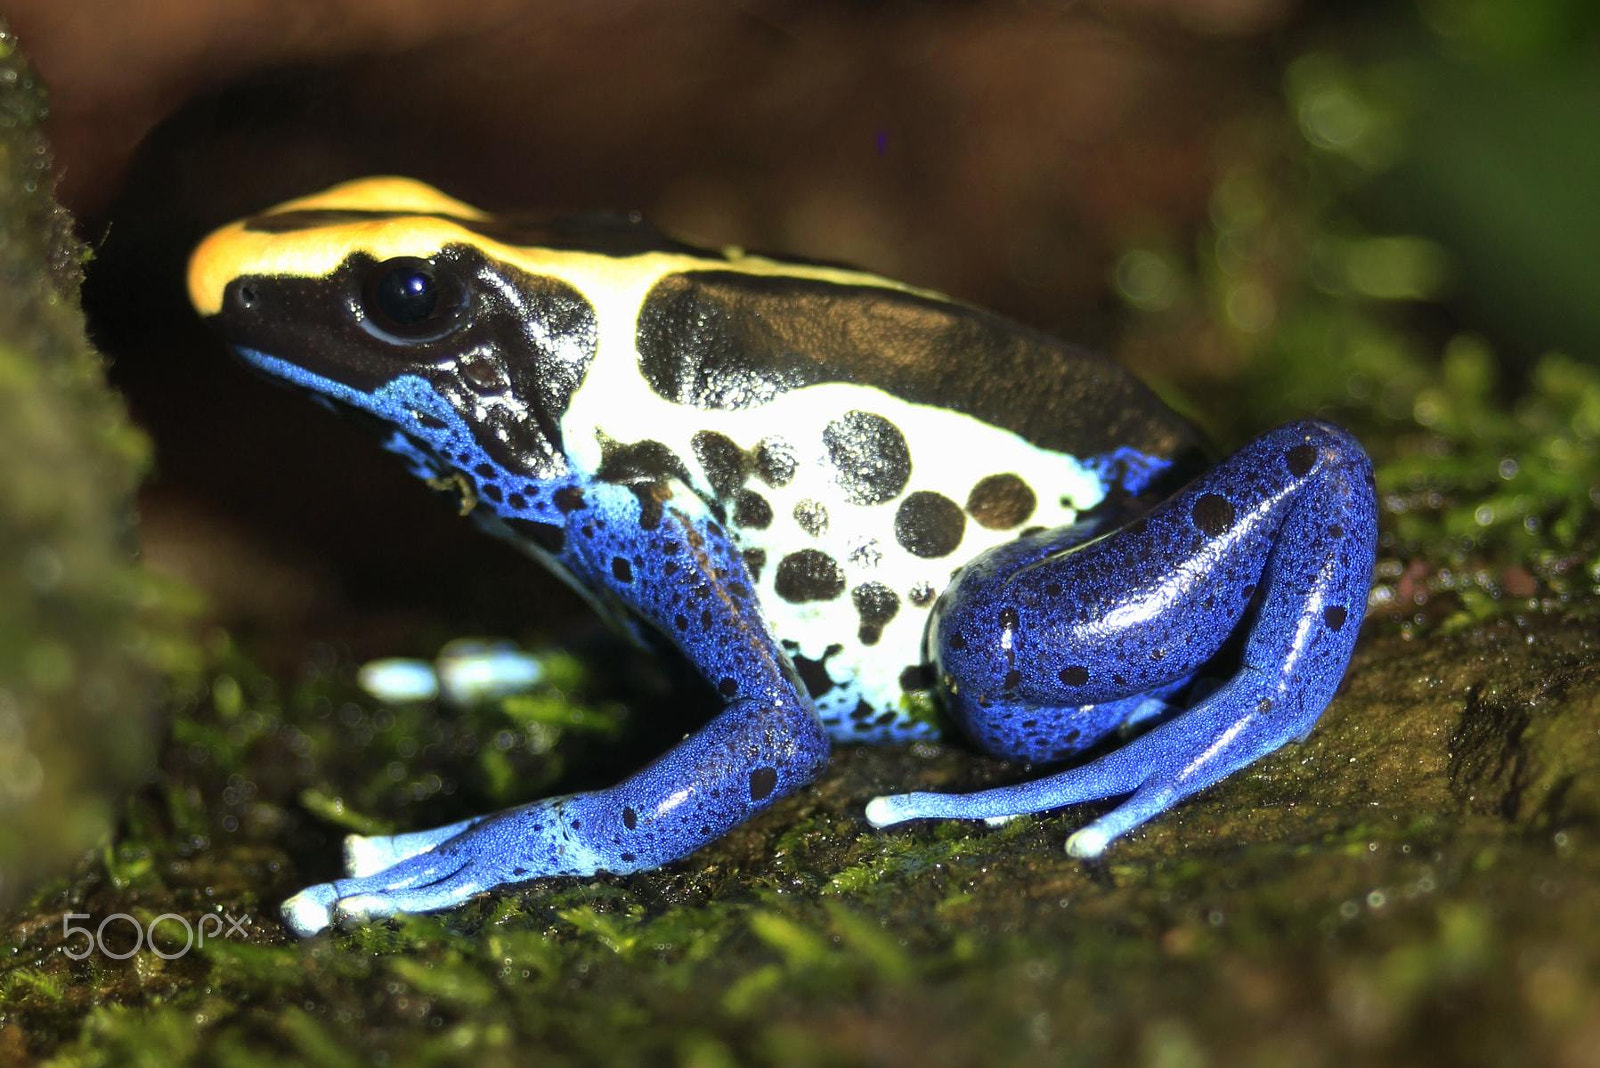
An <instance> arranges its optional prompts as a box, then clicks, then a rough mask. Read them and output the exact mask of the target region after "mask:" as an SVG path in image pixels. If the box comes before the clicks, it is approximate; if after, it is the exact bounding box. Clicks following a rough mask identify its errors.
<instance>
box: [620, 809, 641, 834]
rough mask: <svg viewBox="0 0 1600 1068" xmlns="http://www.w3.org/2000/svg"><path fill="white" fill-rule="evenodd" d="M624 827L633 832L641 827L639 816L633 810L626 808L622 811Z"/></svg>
mask: <svg viewBox="0 0 1600 1068" xmlns="http://www.w3.org/2000/svg"><path fill="white" fill-rule="evenodd" d="M622 825H623V826H624V827H626V828H628V830H630V831H631V830H633V829H634V828H635V827H637V826H639V814H638V813H637V812H635V811H634V810H633V809H632V808H624V809H623V810H622Z"/></svg>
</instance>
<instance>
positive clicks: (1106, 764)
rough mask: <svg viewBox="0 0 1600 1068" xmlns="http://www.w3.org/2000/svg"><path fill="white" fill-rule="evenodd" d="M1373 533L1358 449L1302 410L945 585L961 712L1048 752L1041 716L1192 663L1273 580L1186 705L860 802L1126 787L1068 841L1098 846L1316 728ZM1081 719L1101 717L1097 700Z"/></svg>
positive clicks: (1340, 664)
mask: <svg viewBox="0 0 1600 1068" xmlns="http://www.w3.org/2000/svg"><path fill="white" fill-rule="evenodd" d="M1375 550H1376V503H1375V501H1374V497H1373V489H1372V480H1371V465H1370V463H1369V462H1368V460H1367V458H1366V455H1365V454H1364V453H1363V452H1362V451H1361V448H1360V446H1359V445H1358V444H1357V443H1356V442H1355V441H1354V439H1352V438H1351V437H1350V436H1349V435H1348V434H1346V433H1345V432H1344V431H1342V430H1339V429H1338V428H1337V427H1332V426H1329V425H1328V424H1325V423H1312V422H1303V423H1294V424H1291V425H1289V426H1286V427H1282V428H1280V429H1278V430H1275V431H1272V432H1270V433H1268V434H1265V435H1263V436H1262V437H1261V438H1258V439H1257V440H1256V441H1254V442H1252V443H1251V444H1250V445H1248V446H1246V447H1245V448H1244V449H1243V450H1241V451H1240V452H1239V453H1237V454H1235V455H1234V456H1232V457H1230V458H1229V459H1228V460H1227V461H1225V462H1223V463H1222V464H1220V465H1218V466H1217V467H1216V468H1214V469H1212V470H1211V471H1210V472H1208V473H1207V474H1205V475H1203V476H1202V477H1201V478H1199V479H1197V480H1196V481H1195V482H1194V483H1193V484H1191V485H1190V486H1189V487H1188V488H1187V489H1185V490H1184V491H1183V492H1182V493H1180V494H1178V495H1177V496H1175V497H1174V498H1173V499H1171V500H1170V501H1167V502H1166V503H1164V504H1163V505H1162V506H1161V507H1160V508H1158V509H1157V510H1156V511H1154V512H1152V513H1151V514H1150V515H1149V516H1147V517H1145V518H1144V519H1142V520H1139V521H1137V522H1135V523H1134V524H1132V525H1131V526H1129V527H1126V528H1124V529H1122V530H1119V531H1117V532H1115V533H1113V534H1112V535H1110V536H1108V537H1106V538H1104V539H1101V540H1100V541H1098V542H1093V543H1091V544H1089V545H1087V546H1084V547H1083V548H1081V549H1078V550H1075V551H1071V552H1066V553H1062V554H1058V555H1055V556H1052V557H1047V558H1045V559H1042V560H1038V561H1036V562H1033V563H1030V564H1028V565H1027V566H1025V567H1023V568H1021V569H1019V570H1016V571H1013V572H1010V573H1007V574H997V573H988V574H985V573H984V571H983V569H982V568H981V567H979V568H977V569H975V572H974V576H973V578H972V580H971V581H970V582H968V581H965V580H963V581H961V582H958V583H957V585H956V586H955V588H954V589H953V590H952V594H954V600H952V601H951V603H950V604H949V605H948V606H947V607H946V608H945V609H944V612H943V615H942V617H941V619H940V620H939V622H938V632H937V652H938V654H939V659H940V666H941V668H942V670H943V673H944V675H945V676H946V678H947V682H948V684H949V685H950V688H951V691H952V692H951V695H950V700H951V704H952V707H953V709H954V710H955V712H956V714H957V717H958V718H959V719H961V720H962V721H963V724H964V725H965V726H966V727H967V728H968V730H969V733H971V734H973V736H974V737H975V738H976V739H977V740H979V742H980V743H981V744H984V745H985V746H986V747H987V748H990V749H992V750H995V751H997V752H1000V753H1002V754H1003V755H1013V756H1015V755H1019V754H1028V753H1030V752H1033V751H1035V750H1036V748H1037V744H1038V743H1037V739H1036V735H1035V734H1034V732H1035V731H1036V730H1037V727H1038V724H1039V723H1040V722H1043V721H1049V720H1052V719H1053V720H1054V721H1056V722H1058V723H1059V722H1062V721H1063V718H1064V717H1065V720H1066V721H1071V717H1072V716H1073V715H1074V714H1079V713H1084V712H1089V711H1091V710H1097V709H1098V710H1103V709H1104V708H1105V706H1106V703H1107V702H1116V701H1123V700H1126V699H1127V697H1128V695H1127V694H1125V693H1124V694H1119V693H1118V692H1117V691H1118V688H1119V686H1121V685H1126V686H1127V687H1129V689H1131V690H1133V691H1134V692H1141V693H1142V692H1147V691H1148V690H1150V689H1152V688H1154V687H1157V686H1161V685H1165V684H1169V683H1170V681H1171V679H1175V678H1177V677H1180V676H1181V674H1183V673H1186V672H1190V671H1193V670H1195V669H1196V668H1197V667H1199V666H1200V665H1201V664H1203V663H1204V662H1205V661H1206V660H1208V659H1210V658H1211V657H1212V656H1214V655H1215V654H1216V652H1217V651H1218V649H1219V647H1220V646H1221V645H1222V644H1223V642H1224V641H1225V640H1226V639H1227V637H1228V636H1229V634H1230V633H1231V632H1232V631H1233V630H1234V629H1235V627H1236V626H1237V625H1238V624H1239V622H1240V621H1241V619H1242V618H1243V617H1244V614H1245V611H1246V608H1247V607H1248V606H1249V605H1250V604H1251V603H1252V598H1253V597H1254V596H1255V594H1256V588H1257V585H1258V584H1259V585H1260V586H1261V590H1260V598H1259V607H1258V608H1257V610H1256V614H1255V617H1254V621H1253V622H1252V623H1251V625H1250V629H1249V632H1248V635H1247V638H1246V642H1245V649H1244V655H1243V658H1242V663H1241V665H1240V667H1239V669H1238V671H1237V673H1236V674H1234V675H1233V677H1232V678H1230V679H1228V680H1226V681H1225V682H1224V683H1223V684H1222V685H1221V686H1220V687H1219V688H1218V689H1217V690H1216V691H1215V692H1213V693H1211V694H1209V695H1208V696H1206V697H1205V698H1204V699H1203V700H1200V701H1198V702H1197V703H1195V704H1194V705H1193V706H1192V707H1190V708H1188V709H1187V710H1186V711H1183V712H1181V713H1179V714H1178V715H1176V716H1174V717H1172V718H1170V719H1168V720H1167V721H1166V722H1163V723H1161V724H1160V725H1159V726H1157V727H1155V728H1154V729H1152V730H1150V731H1149V732H1147V733H1146V734H1144V735H1142V736H1140V737H1138V738H1136V739H1134V740H1133V741H1132V742H1129V743H1128V744H1127V745H1124V746H1123V747H1121V748H1120V749H1117V750H1115V751H1113V752H1111V753H1109V754H1107V755H1106V756H1104V757H1101V758H1099V759H1098V760H1094V761H1091V762H1090V763H1088V764H1085V765H1083V766H1081V767H1077V768H1072V769H1070V770H1068V771H1064V772H1061V773H1059V774H1057V775H1053V776H1050V777H1048V778H1045V779H1040V780H1037V781H1034V782H1029V783H1023V784H1020V785H1018V786H1012V787H1005V788H1002V789H998V790H988V791H984V792H981V793H976V794H968V795H960V796H957V795H939V794H903V795H899V796H895V797H883V798H877V799H875V800H874V801H873V802H872V803H871V804H870V805H869V806H868V810H867V815H868V818H869V819H870V820H871V821H872V822H873V823H874V824H876V825H878V826H885V825H887V824H891V823H898V822H901V821H903V820H908V819H920V818H926V817H944V818H959V819H979V818H982V819H994V818H996V817H1004V816H1010V815H1015V814H1019V813H1023V812H1039V811H1044V810H1046V809H1052V808H1059V807H1061V806H1063V805H1069V804H1074V803H1077V802H1081V801H1089V800H1096V799H1101V798H1107V797H1115V796H1119V795H1122V794H1129V793H1131V794H1132V795H1133V796H1132V797H1131V798H1129V799H1128V800H1127V801H1126V802H1124V803H1123V804H1122V805H1121V806H1119V807H1118V808H1116V809H1115V810H1113V811H1112V812H1110V813H1108V814H1107V815H1105V816H1103V817H1101V818H1100V819H1098V820H1096V821H1095V822H1094V823H1092V824H1090V825H1089V826H1088V827H1085V828H1084V829H1083V830H1081V831H1079V832H1078V834H1076V835H1074V836H1073V838H1072V839H1071V841H1069V842H1068V849H1069V851H1070V852H1072V853H1074V854H1075V855H1079V856H1092V855H1095V854H1098V853H1099V852H1100V851H1101V850H1102V849H1104V848H1105V846H1106V844H1107V843H1108V842H1110V841H1111V840H1112V839H1114V838H1116V837H1117V836H1118V835H1121V834H1123V833H1125V832H1127V831H1129V830H1131V829H1132V828H1134V827H1136V826H1138V825H1139V824H1141V823H1143V822H1145V821H1146V820H1148V819H1150V818H1151V817H1153V816H1156V815H1158V814H1160V813H1161V812H1163V811H1165V810H1166V809H1168V808H1170V807H1172V806H1173V805H1174V804H1176V803H1177V802H1178V801H1180V800H1181V799H1183V798H1184V797H1187V796H1189V795H1190V794H1193V793H1195V792H1196V791H1198V790H1201V789H1203V788H1204V787H1206V786H1209V785H1210V784H1212V783H1214V782H1216V781H1218V780H1219V779H1221V778H1223V777H1224V776H1226V775H1228V774H1230V773H1232V772H1233V771H1236V770H1238V769H1239V768H1241V767H1244V766H1245V765H1247V764H1249V763H1251V762H1252V761H1254V760H1256V759H1257V758H1259V757H1261V756H1264V755H1265V754H1267V753H1270V752H1272V751H1273V750H1275V749H1277V748H1278V747H1280V746H1282V745H1283V744H1284V743H1285V742H1288V741H1291V740H1293V739H1296V738H1300V737H1302V736H1304V735H1305V734H1306V732H1308V731H1309V730H1310V729H1311V726H1312V725H1313V724H1314V723H1315V722H1316V719H1317V717H1318V716H1319V715H1320V714H1321V713H1322V710H1323V708H1324V707H1326V705H1327V703H1328V701H1329V700H1331V699H1332V697H1333V692H1334V690H1335V688H1336V687H1337V686H1338V684H1339V680H1340V678H1341V677H1342V676H1343V674H1344V670H1345V666H1346V664H1347V663H1348V662H1349V658H1350V652H1351V649H1352V648H1353V646H1354V644H1355V638H1356V631H1357V630H1358V629H1359V627H1360V623H1361V618H1362V615H1363V613H1364V610H1365V608H1366V598H1367V589H1368V586H1369V585H1370V582H1371V575H1372V563H1373V557H1374V554H1375ZM1066 591H1074V593H1073V594H1070V595H1069V594H1067V592H1066ZM1167 676H1170V678H1168V677H1167ZM1082 722H1084V723H1085V725H1086V726H1089V727H1091V728H1094V729H1102V728H1103V727H1104V722H1103V718H1102V717H1101V716H1099V715H1093V716H1091V717H1089V719H1087V720H1084V721H1082Z"/></svg>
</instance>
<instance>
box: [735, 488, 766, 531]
mask: <svg viewBox="0 0 1600 1068" xmlns="http://www.w3.org/2000/svg"><path fill="white" fill-rule="evenodd" d="M733 522H734V525H736V526H740V527H746V528H748V529H750V530H766V529H767V528H768V527H769V526H771V525H772V505H770V504H768V503H767V499H766V498H765V497H763V496H761V494H759V493H756V492H755V491H754V490H740V491H739V497H738V499H737V501H736V502H735V504H734V506H733Z"/></svg>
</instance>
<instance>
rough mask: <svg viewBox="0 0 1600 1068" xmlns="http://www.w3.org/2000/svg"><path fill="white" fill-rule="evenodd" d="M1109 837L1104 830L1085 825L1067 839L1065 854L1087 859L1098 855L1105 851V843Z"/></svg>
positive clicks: (1108, 840)
mask: <svg viewBox="0 0 1600 1068" xmlns="http://www.w3.org/2000/svg"><path fill="white" fill-rule="evenodd" d="M1110 841H1111V839H1109V838H1107V837H1106V834H1105V832H1104V831H1098V830H1095V829H1094V828H1093V827H1085V828H1084V829H1083V830H1081V831H1079V832H1078V833H1077V834H1075V835H1073V836H1072V837H1071V838H1068V839H1067V856H1069V857H1079V858H1084V859H1087V858H1089V857H1098V856H1099V855H1100V854H1101V853H1104V852H1105V851H1106V845H1107V843H1109V842H1110Z"/></svg>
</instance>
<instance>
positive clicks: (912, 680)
mask: <svg viewBox="0 0 1600 1068" xmlns="http://www.w3.org/2000/svg"><path fill="white" fill-rule="evenodd" d="M933 683H934V678H933V665H932V664H913V665H911V666H910V667H908V668H906V669H905V670H904V671H902V672H900V688H901V689H902V690H905V691H906V692H907V693H914V692H916V691H918V690H931V689H933Z"/></svg>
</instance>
